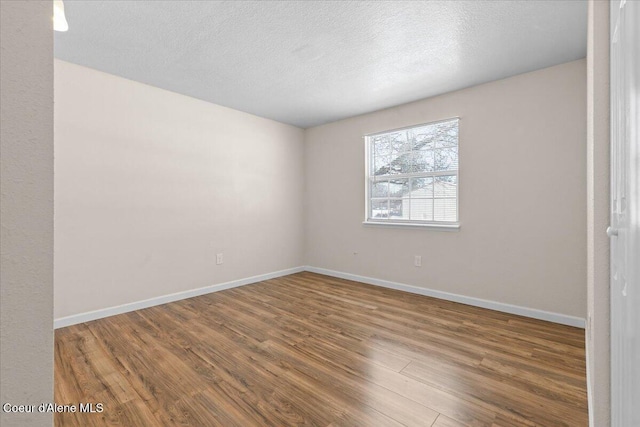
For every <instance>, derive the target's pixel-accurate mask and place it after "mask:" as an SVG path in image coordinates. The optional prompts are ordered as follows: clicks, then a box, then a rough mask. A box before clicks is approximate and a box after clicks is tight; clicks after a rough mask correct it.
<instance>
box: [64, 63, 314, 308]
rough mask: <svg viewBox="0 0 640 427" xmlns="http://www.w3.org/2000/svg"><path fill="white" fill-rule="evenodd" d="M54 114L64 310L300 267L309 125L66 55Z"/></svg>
mask: <svg viewBox="0 0 640 427" xmlns="http://www.w3.org/2000/svg"><path fill="white" fill-rule="evenodd" d="M55 115H56V121H55V170H56V175H55V191H56V198H55V222H56V229H55V254H56V258H55V305H54V307H55V317H56V318H60V317H64V316H69V315H74V314H80V313H85V312H88V311H91V310H97V309H103V308H108V307H113V306H117V305H121V304H125V303H131V302H136V301H140V300H144V299H148V298H154V297H159V296H164V295H167V294H171V293H175V292H181V291H187V290H192V289H195V288H200V287H204V286H209V285H213V284H217V283H223V282H227V281H231V280H235V279H242V278H247V277H250V276H255V275H259V274H264V273H270V272H274V271H278V270H283V269H287V268H292V267H297V266H301V265H302V264H303V258H302V252H303V250H302V232H303V225H302V224H303V219H304V218H303V214H302V207H303V200H302V198H303V149H304V146H303V131H302V130H301V129H298V128H296V127H293V126H289V125H284V124H281V123H278V122H274V121H272V120H267V119H263V118H259V117H256V116H253V115H250V114H246V113H242V112H239V111H235V110H232V109H229V108H225V107H221V106H217V105H213V104H210V103H206V102H203V101H199V100H196V99H193V98H189V97H186V96H182V95H178V94H175V93H172V92H168V91H164V90H161V89H157V88H154V87H151V86H147V85H144V84H141V83H137V82H133V81H130V80H126V79H123V78H119V77H116V76H113V75H109V74H105V73H102V72H98V71H95V70H91V69H88V68H84V67H80V66H77V65H74V64H70V63H66V62H63V61H59V60H56V61H55ZM218 252H223V253H224V263H223V264H222V265H216V263H215V254H216V253H218Z"/></svg>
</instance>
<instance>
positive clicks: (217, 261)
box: [216, 252, 224, 265]
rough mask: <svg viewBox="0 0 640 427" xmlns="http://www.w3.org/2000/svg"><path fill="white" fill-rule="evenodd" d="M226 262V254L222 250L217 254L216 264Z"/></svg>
mask: <svg viewBox="0 0 640 427" xmlns="http://www.w3.org/2000/svg"><path fill="white" fill-rule="evenodd" d="M223 262H224V254H223V253H222V252H221V253H219V254H216V264H218V265H220V264H222V263H223Z"/></svg>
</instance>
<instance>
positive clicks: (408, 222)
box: [362, 117, 460, 231]
mask: <svg viewBox="0 0 640 427" xmlns="http://www.w3.org/2000/svg"><path fill="white" fill-rule="evenodd" d="M452 121H455V122H457V128H458V138H457V144H456V148H457V149H458V159H457V160H458V167H457V168H456V169H455V171H450V170H448V171H431V172H410V173H404V174H394V175H387V176H388V177H391V176H393V177H394V178H408V179H411V178H424V177H433V178H435V177H437V176H452V175H455V177H456V197H455V199H456V221H435V220H431V221H429V220H418V219H400V218H392V219H376V218H370V215H369V213H370V212H371V202H372V197H371V187H372V185H371V184H372V182H373V179H372V178H373V177H372V176H371V167H372V162H373V159H372V141H371V139H372V138H373V137H375V136H378V135H384V134H388V133H394V132H400V131H407V130H409V129H414V128H419V127H423V126H430V125H436V124H438V123H445V122H452ZM363 140H364V145H365V217H364V218H365V219H364V221H363V222H362V223H363V224H364V225H374V226H392V227H393V226H403V227H424V228H432V229H438V230H448V231H456V230H458V229H459V228H460V117H449V118H446V119H441V120H434V121H431V122H425V123H420V124H415V125H411V126H404V127H401V128H396V129H388V130H384V131H380V132H375V133H370V134H366V135H364V136H363ZM388 199H389V200H390V198H388ZM435 199H436V198H435V197H433V198H432V200H435Z"/></svg>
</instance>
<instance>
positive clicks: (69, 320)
mask: <svg viewBox="0 0 640 427" xmlns="http://www.w3.org/2000/svg"><path fill="white" fill-rule="evenodd" d="M301 271H310V272H312V273H318V274H324V275H326V276H332V277H338V278H341V279H347V280H354V281H356V282H362V283H367V284H369V285H375V286H382V287H385V288H390V289H397V290H400V291H405V292H411V293H414V294H419V295H425V296H429V297H434V298H439V299H443V300H447V301H453V302H459V303H462V304H467V305H472V306H475V307H482V308H488V309H491V310H496V311H502V312H505V313H511V314H518V315H520V316H526V317H531V318H534V319H540V320H546V321H549V322H554V323H560V324H562V325H569V326H575V327H578V328H584V327H585V321H584V319H582V318H579V317H574V316H567V315H564V314H559V313H552V312H549V311H543V310H536V309H533V308H527V307H521V306H517V305H511V304H505V303H501V302H496V301H489V300H484V299H480V298H474V297H468V296H464V295H458V294H452V293H449V292H443V291H437V290H434V289H427V288H419V287H417V286H412V285H405V284H403V283H397V282H390V281H388V280H381V279H375V278H372V277H365V276H359V275H357V274H351V273H344V272H341V271H334V270H328V269H324V268H318V267H312V266H305V267H295V268H289V269H286V270H280V271H274V272H272V273H266V274H261V275H258V276H253V277H247V278H245V279H238V280H233V281H230V282H226V283H219V284H217V285H211V286H205V287H204V288H198V289H191V290H188V291H183V292H176V293H173V294H169V295H162V296H159V297H154V298H149V299H146V300H143V301H136V302H131V303H127V304H122V305H118V306H115V307H108V308H103V309H100V310H95V311H89V312H86V313H80V314H74V315H71V316H66V317H61V318H58V319H55V320H54V321H53V327H54V329H58V328H64V327H65V326H71V325H76V324H78V323H84V322H89V321H91V320H97V319H102V318H104V317H109V316H114V315H116V314H122V313H128V312H130V311H135V310H140V309H143V308H148V307H153V306H156V305H161V304H166V303H169V302H173V301H179V300H183V299H187V298H192V297H197V296H199V295H204V294H209V293H212V292H218V291H223V290H225V289H231V288H237V287H239V286H244V285H249V284H251V283H257V282H261V281H263V280H269V279H274V278H276V277H282V276H287V275H289V274H294V273H299V272H301Z"/></svg>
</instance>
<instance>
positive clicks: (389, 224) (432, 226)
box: [362, 221, 460, 231]
mask: <svg viewBox="0 0 640 427" xmlns="http://www.w3.org/2000/svg"><path fill="white" fill-rule="evenodd" d="M362 224H363V225H367V226H369V225H373V226H383V227H417V228H430V229H433V230H441V231H458V230H460V223H454V224H422V223H419V222H383V221H363V222H362Z"/></svg>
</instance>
